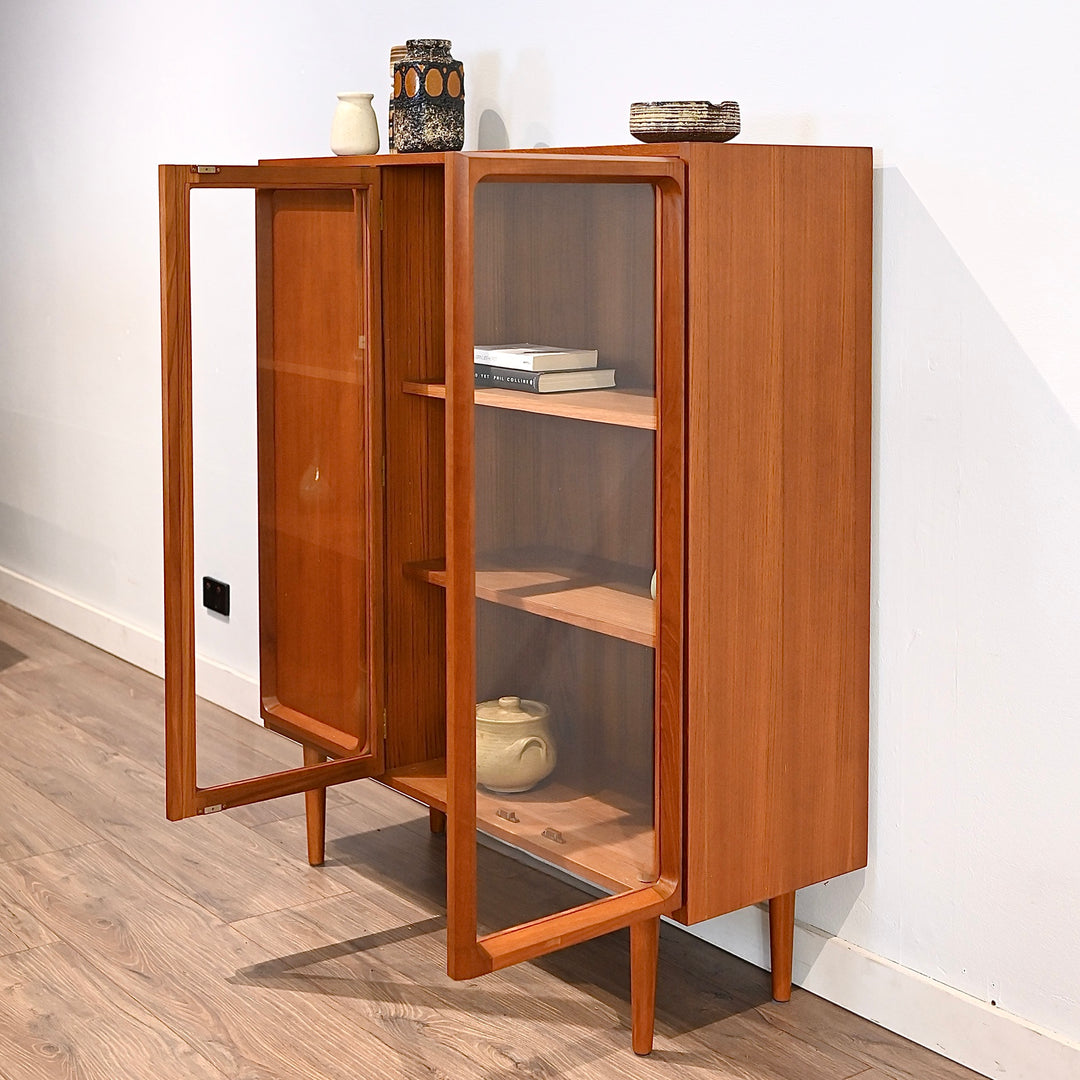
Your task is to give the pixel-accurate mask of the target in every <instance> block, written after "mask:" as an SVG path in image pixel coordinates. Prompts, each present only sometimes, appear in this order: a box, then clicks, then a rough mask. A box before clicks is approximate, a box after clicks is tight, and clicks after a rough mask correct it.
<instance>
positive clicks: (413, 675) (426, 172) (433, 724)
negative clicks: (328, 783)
mask: <svg viewBox="0 0 1080 1080" xmlns="http://www.w3.org/2000/svg"><path fill="white" fill-rule="evenodd" d="M382 198H383V238H382V291H383V362H384V365H385V368H384V370H385V378H384V386H385V393H386V663H387V686H386V703H387V705H386V710H387V725H386V727H387V736H386V765H387V768H397V767H399V766H402V765H411V764H413V763H414V762H418V761H428V760H430V759H432V758H437V757H443V756H444V755H445V754H446V594H445V592H444V591H443V590H442V589H439V588H436V587H434V586H432V585H430V584H428V583H426V582H423V581H417V580H416V579H415V578H408V577H406V576H405V575H404V573H403V572H402V567H403V566H404V565H405V564H406V563H409V562H421V561H424V560H426V559H438V558H442V557H444V556H445V554H446V539H445V533H446V521H445V517H446V504H445V497H444V487H445V481H444V470H445V445H444V430H443V428H444V405H443V402H442V401H441V400H438V399H435V398H419V397H416V396H414V395H411V394H404V393H402V390H401V385H402V382H404V381H406V380H413V381H417V382H427V381H431V382H441V381H442V379H443V372H444V364H445V358H444V339H443V326H444V315H443V301H444V295H443V170H442V168H441V167H430V166H420V167H411V166H408V167H406V166H402V167H399V168H393V169H383V170H382Z"/></svg>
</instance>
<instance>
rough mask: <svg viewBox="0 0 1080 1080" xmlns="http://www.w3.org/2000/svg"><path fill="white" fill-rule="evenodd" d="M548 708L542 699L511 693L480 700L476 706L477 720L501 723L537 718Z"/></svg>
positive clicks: (544, 714)
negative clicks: (532, 698)
mask: <svg viewBox="0 0 1080 1080" xmlns="http://www.w3.org/2000/svg"><path fill="white" fill-rule="evenodd" d="M549 711H550V710H549V709H548V707H547V706H546V705H545V704H544V703H543V702H542V701H532V700H530V699H529V698H519V697H516V696H514V695H512V694H508V695H507V696H506V697H501V698H496V699H493V700H491V701H481V702H480V704H479V705H477V706H476V719H477V720H495V721H497V722H499V723H503V724H513V723H520V722H521V721H522V720H538V719H540V718H541V717H544V716H547V715H548V712H549Z"/></svg>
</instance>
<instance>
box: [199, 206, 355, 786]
mask: <svg viewBox="0 0 1080 1080" xmlns="http://www.w3.org/2000/svg"><path fill="white" fill-rule="evenodd" d="M191 203H192V205H191V279H192V428H193V466H194V496H195V515H194V517H195V608H196V613H195V638H196V641H195V645H196V692H197V694H198V695H199V702H198V709H197V729H198V738H197V742H196V745H197V773H198V783H199V784H200V786H207V785H211V784H219V783H226V782H229V781H233V780H240V779H247V778H249V777H253V776H261V775H265V774H267V773H273V772H278V771H280V770H282V769H288V768H293V767H297V766H299V765H301V764H302V759H303V755H302V751H301V748H300V746H298V745H297V739H298V738H300V736H302V735H304V734H308V733H310V734H311V736H312V737H311V739H310V740H309V741H310V742H312V743H313V744H315V745H322V746H323V748H324V749H330V750H332V751H333V752H334V755H335V756H343V755H345V754H347V753H349V752H350V750H356V749H358V748H361V747H362V746H363V744H364V742H365V741H366V738H367V730H368V724H367V700H368V699H367V682H368V680H367V672H366V657H367V647H366V632H367V628H366V618H365V612H366V604H365V596H366V593H365V589H366V583H365V575H366V566H365V529H366V527H367V513H366V507H365V505H364V498H363V496H364V490H365V478H364V468H363V463H364V461H365V453H366V450H365V447H364V443H363V439H364V431H365V428H366V424H365V423H364V418H363V404H364V399H363V392H364V387H363V385H362V379H361V372H362V370H363V367H364V364H363V356H364V349H365V330H366V328H365V327H364V326H362V325H361V322H362V319H363V310H364V309H363V305H362V304H361V302H360V292H359V287H358V268H359V266H360V264H361V260H360V258H359V250H360V244H361V230H360V228H359V226H358V216H357V212H356V207H355V205H354V196H353V193H352V192H351V191H348V190H338V191H334V190H329V191H277V192H260V193H258V194H256V193H255V192H253V191H250V190H238V191H230V190H205V191H199V190H196V191H194V192H193V193H192V200H191ZM257 251H258V255H257V254H256V252H257ZM256 282H258V290H257V287H256ZM257 291H258V292H259V293H261V295H260V296H258V297H257V295H256V294H257ZM204 577H210V578H213V579H215V580H217V581H220V582H222V583H225V584H227V585H228V587H229V611H228V614H223V613H219V612H217V611H214V610H212V609H211V608H210V607H207V606H205V605H204ZM251 720H254V721H256V723H258V724H260V725H261V724H265V725H266V729H265V730H264V729H261V728H256V727H255V726H254V725H252V724H250V723H248V721H251ZM275 731H277V732H281V733H283V734H285V735H289V736H290V737H289V738H284V737H282V734H276V733H274V732H275Z"/></svg>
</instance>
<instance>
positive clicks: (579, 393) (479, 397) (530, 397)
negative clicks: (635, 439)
mask: <svg viewBox="0 0 1080 1080" xmlns="http://www.w3.org/2000/svg"><path fill="white" fill-rule="evenodd" d="M402 389H403V390H404V391H405V393H406V394H416V395H418V396H419V397H433V398H444V399H445V397H446V386H445V384H443V383H436V382H406V383H404V385H403V386H402ZM476 404H477V405H484V406H486V407H488V408H492V409H514V410H516V411H517V412H535V413H547V415H548V416H566V417H570V418H571V419H574V420H589V421H592V422H593V423H594V424H617V425H619V426H621V427H635V428H646V429H648V430H651V431H655V430H656V399H655V397H653V395H652V394H651V393H650V392H649V391H647V390H634V389H627V390H620V389H618V388H616V389H614V390H575V391H574V392H573V393H559V394H526V393H523V392H521V391H517V390H492V389H487V390H484V389H478V390H477V391H476Z"/></svg>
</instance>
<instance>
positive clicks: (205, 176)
mask: <svg viewBox="0 0 1080 1080" xmlns="http://www.w3.org/2000/svg"><path fill="white" fill-rule="evenodd" d="M378 178H379V173H378V170H377V169H375V168H372V167H358V166H348V167H346V166H338V167H336V168H334V169H333V171H332V172H331V171H330V170H329V169H326V168H303V167H295V166H265V165H259V166H198V165H161V166H159V168H158V191H159V207H160V228H161V353H162V473H163V491H162V494H163V502H164V563H165V567H164V571H165V772H166V785H165V813H166V817H168V818H169V820H172V821H175V820H178V819H180V818H185V817H191V816H194V815H196V814H205V813H210V812H213V811H216V810H222V809H225V808H227V807H232V806H242V805H245V804H247V803H252V802H259V801H261V800H263V799H271V798H277V797H279V796H281V795H291V794H294V793H297V792H300V791H310V790H313V789H317V788H324V787H327V786H329V785H331V784H340V783H344V782H345V781H348V780H356V779H359V778H361V777H366V776H372V775H377V774H378V773H380V772H382V771H383V752H382V751H383V742H382V739H381V738H380V737H378V735H379V731H378V729H377V728H375V729H374V730H369V734H368V738H367V740H366V741H365V746H363V747H360V748H359V749H358V751H357V754H355V755H353V756H349V757H345V756H340V757H339V760H334V761H324V762H322V763H320V764H314V765H309V766H304V767H300V768H295V769H286V770H282V771H280V772H276V773H272V774H268V775H265V776H258V777H253V778H251V779H247V780H240V781H235V782H233V783H228V784H216V785H213V786H210V787H205V788H200V787H199V786H198V782H197V756H196V745H195V737H196V724H195V719H196V695H195V550H194V496H193V462H192V441H191V437H192V400H191V396H192V383H191V367H192V358H191V261H190V243H189V239H190V224H191V202H190V199H191V191H192V190H193V189H195V188H199V187H203V188H219V189H224V188H238V189H251V190H255V191H261V190H274V189H287V188H295V189H318V188H324V189H325V188H341V189H353V190H354V191H358V190H360V189H364V190H366V191H367V192H368V193H369V194H368V199H367V222H366V228H367V232H368V236H369V244H368V247H369V248H371V247H373V246H374V244H375V243H376V242H377V237H378V230H379V225H378V212H379V207H378V191H379V183H378ZM365 257H366V258H368V259H369V266H368V269H369V270H370V271H371V275H370V276H369V279H368V289H367V298H366V302H367V303H368V305H369V307H371V314H372V318H374V317H375V313H376V311H377V307H376V306H375V305H374V303H373V297H377V296H378V295H379V294H378V277H377V260H376V259H374V258H373V257H372V256H371V254H370V252H369V253H367V254H366V256H365ZM368 321H369V325H374V324H373V323H372V322H371V320H370V319H369V320H368ZM369 336H370V337H372V338H373V339H377V338H378V334H377V333H372V334H370V335H369ZM369 355H370V354H369ZM372 366H373V367H375V368H377V367H378V364H373V365H372ZM376 374H378V373H376ZM376 391H377V393H376ZM376 399H377V400H376ZM369 403H370V405H369V419H370V420H371V421H372V422H373V423H375V424H376V425H377V427H376V428H375V429H374V430H372V432H371V433H370V434H371V438H372V439H373V440H378V445H380V446H381V433H382V400H381V383H378V384H377V385H376V386H373V387H372V392H371V394H369ZM373 457H374V454H373V453H369V461H370V460H371V459H373ZM369 472H370V473H371V475H369V476H367V477H365V482H366V484H367V486H368V487H369V489H372V490H373V492H374V496H373V497H378V498H381V496H382V486H381V477H380V480H379V484H378V487H377V488H374V487H373V481H374V472H375V470H374V468H372V469H370V470H369ZM379 521H380V522H381V515H380V516H379ZM378 532H379V535H378V536H377V537H375V550H374V552H373V556H374V557H373V558H372V559H370V560H369V575H375V576H376V577H377V580H375V581H372V580H370V578H369V606H368V615H367V617H368V623H369V629H371V630H372V631H373V632H375V631H378V630H380V629H381V604H382V577H381V575H382V557H381V546H382V536H381V524H380V527H379V530H378ZM369 640H371V638H370V637H369ZM373 651H374V650H373ZM376 670H377V672H378V673H379V677H376V678H373V679H372V684H373V691H372V692H373V694H374V695H375V700H376V701H377V702H381V700H382V688H381V670H382V669H381V665H380V666H379V667H378V668H377V669H376ZM381 716H382V714H381V706H380V709H379V710H376V711H372V710H370V709H369V724H371V725H373V726H374V725H376V724H378V725H380V726H381Z"/></svg>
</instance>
